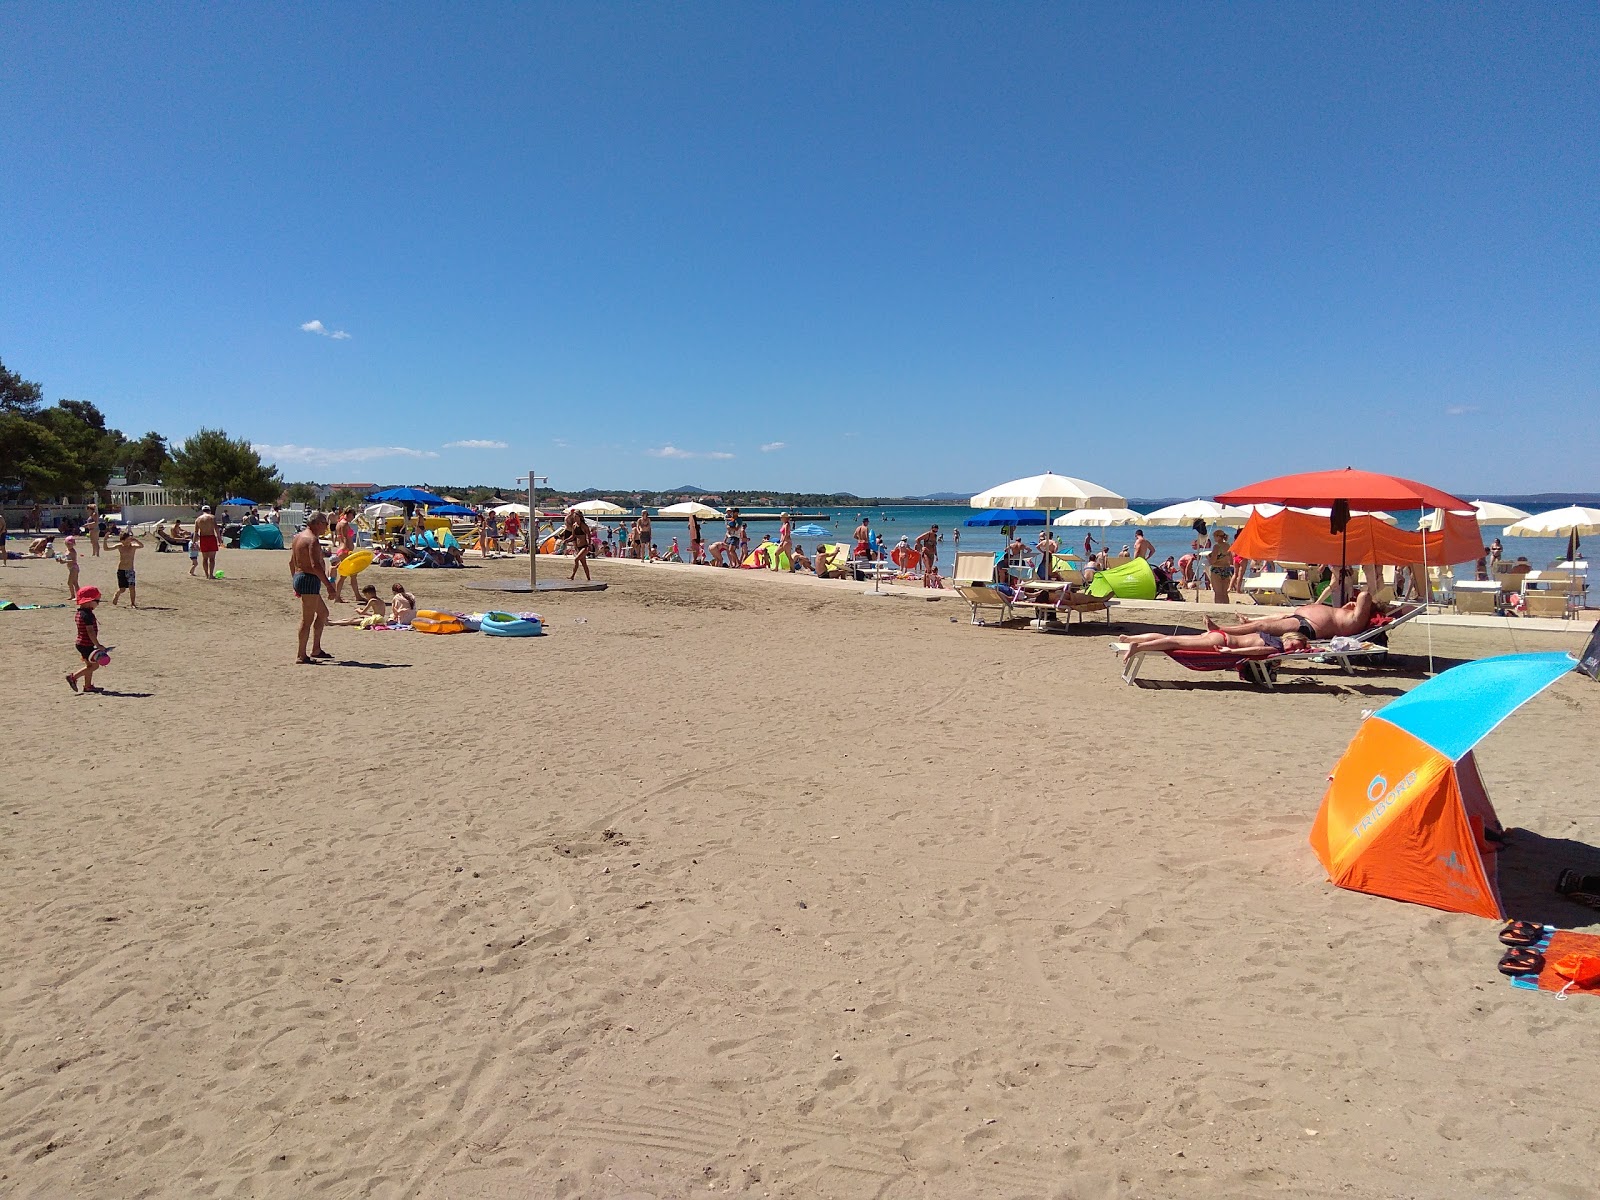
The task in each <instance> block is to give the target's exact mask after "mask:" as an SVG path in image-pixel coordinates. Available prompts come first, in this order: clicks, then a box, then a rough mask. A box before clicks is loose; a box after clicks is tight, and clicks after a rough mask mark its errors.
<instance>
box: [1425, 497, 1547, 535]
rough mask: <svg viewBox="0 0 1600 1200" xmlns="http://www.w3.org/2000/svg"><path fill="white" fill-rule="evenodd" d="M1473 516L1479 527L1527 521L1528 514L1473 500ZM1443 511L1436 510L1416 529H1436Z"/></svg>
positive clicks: (1518, 509)
mask: <svg viewBox="0 0 1600 1200" xmlns="http://www.w3.org/2000/svg"><path fill="white" fill-rule="evenodd" d="M1472 508H1473V515H1474V516H1475V517H1476V518H1477V520H1478V524H1479V525H1510V524H1512V523H1513V522H1515V521H1523V520H1526V519H1527V516H1528V514H1527V513H1525V512H1523V511H1522V510H1521V509H1520V508H1512V507H1511V505H1509V504H1496V503H1495V502H1494V501H1493V500H1474V501H1473V502H1472ZM1443 511H1444V510H1443V509H1439V508H1436V509H1434V510H1433V511H1432V512H1431V513H1429V514H1428V515H1427V516H1425V517H1423V518H1422V520H1421V522H1419V523H1418V525H1417V528H1418V529H1438V528H1439V524H1440V517H1439V514H1440V513H1441V512H1443Z"/></svg>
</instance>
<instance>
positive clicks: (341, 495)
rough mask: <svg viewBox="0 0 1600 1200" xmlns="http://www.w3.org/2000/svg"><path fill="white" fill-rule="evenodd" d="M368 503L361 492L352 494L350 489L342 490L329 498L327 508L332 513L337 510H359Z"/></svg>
mask: <svg viewBox="0 0 1600 1200" xmlns="http://www.w3.org/2000/svg"><path fill="white" fill-rule="evenodd" d="M366 502H367V498H366V497H365V496H363V495H362V494H361V493H360V492H352V491H351V490H350V489H349V488H340V489H339V490H338V491H336V492H334V493H333V494H332V495H330V496H329V497H328V500H327V508H328V511H329V512H332V511H333V510H334V509H336V508H356V509H359V508H360V507H361V506H362V505H364V504H365V503H366Z"/></svg>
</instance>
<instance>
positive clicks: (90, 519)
mask: <svg viewBox="0 0 1600 1200" xmlns="http://www.w3.org/2000/svg"><path fill="white" fill-rule="evenodd" d="M83 528H84V530H85V531H86V532H87V533H88V534H89V550H90V555H89V557H91V558H99V557H100V506H99V505H98V504H96V503H95V502H94V501H93V500H91V501H89V507H88V508H86V509H84V515H83Z"/></svg>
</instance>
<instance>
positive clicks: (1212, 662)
mask: <svg viewBox="0 0 1600 1200" xmlns="http://www.w3.org/2000/svg"><path fill="white" fill-rule="evenodd" d="M1426 611H1427V607H1426V606H1425V605H1421V604H1417V605H1413V606H1410V607H1407V608H1403V609H1400V610H1399V611H1397V612H1394V613H1391V614H1388V615H1385V616H1381V617H1376V618H1374V620H1373V623H1372V624H1371V625H1369V626H1367V628H1366V629H1364V630H1362V631H1361V632H1360V633H1358V634H1356V635H1355V636H1353V637H1337V638H1334V639H1333V640H1332V641H1327V642H1312V643H1311V645H1310V646H1309V647H1308V648H1307V649H1305V650H1293V651H1291V650H1269V649H1267V648H1266V647H1262V648H1261V649H1259V650H1235V651H1230V652H1228V653H1222V652H1220V651H1216V650H1147V651H1141V652H1139V653H1136V654H1130V655H1129V656H1128V660H1127V662H1125V663H1123V665H1122V681H1123V682H1124V683H1128V684H1131V683H1133V682H1135V681H1136V680H1137V679H1138V677H1139V668H1140V666H1141V665H1142V663H1143V660H1144V658H1145V657H1146V656H1147V655H1149V654H1162V655H1165V656H1166V657H1167V658H1170V659H1171V660H1172V661H1173V662H1175V663H1177V664H1178V665H1179V666H1182V667H1187V668H1188V669H1189V670H1191V671H1236V672H1238V675H1239V678H1240V679H1242V680H1245V681H1247V682H1250V683H1254V684H1257V685H1258V686H1260V687H1264V688H1271V687H1273V686H1274V685H1275V684H1276V683H1277V678H1278V667H1279V666H1280V665H1281V664H1283V663H1286V662H1296V661H1300V662H1306V661H1309V662H1322V663H1337V664H1338V666H1339V667H1340V668H1341V669H1342V670H1343V671H1344V672H1345V674H1347V675H1353V674H1355V670H1354V668H1353V666H1352V664H1353V663H1355V662H1357V661H1362V662H1368V663H1371V662H1375V661H1380V660H1381V659H1382V658H1383V657H1384V656H1385V655H1387V654H1388V652H1389V644H1388V639H1389V634H1391V633H1392V632H1394V630H1396V629H1397V628H1399V627H1400V626H1401V625H1404V624H1406V622H1408V621H1414V620H1416V618H1418V617H1420V616H1421V615H1422V614H1423V613H1424V612H1426ZM1125 648H1126V647H1125V644H1124V643H1122V642H1113V643H1112V649H1114V650H1116V651H1117V652H1118V653H1119V654H1120V653H1121V652H1122V651H1123V649H1125Z"/></svg>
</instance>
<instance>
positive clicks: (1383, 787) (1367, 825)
mask: <svg viewBox="0 0 1600 1200" xmlns="http://www.w3.org/2000/svg"><path fill="white" fill-rule="evenodd" d="M1416 782H1417V773H1416V772H1415V771H1412V772H1410V773H1409V774H1408V775H1407V776H1406V777H1405V778H1404V779H1402V780H1401V781H1400V782H1399V783H1397V784H1395V785H1394V787H1393V789H1389V781H1388V780H1387V779H1386V778H1384V777H1383V776H1382V775H1374V776H1373V777H1372V781H1371V782H1370V783H1368V784H1367V803H1368V804H1370V805H1372V806H1373V807H1372V811H1370V812H1369V813H1367V815H1366V816H1364V817H1362V818H1361V820H1360V821H1358V822H1356V827H1355V828H1354V829H1352V830H1351V831H1350V836H1351V837H1353V838H1360V837H1364V836H1366V834H1367V832H1368V830H1370V829H1371V828H1372V827H1373V826H1374V825H1375V824H1377V822H1378V818H1380V817H1381V816H1383V814H1384V813H1386V812H1388V811H1389V810H1390V809H1391V808H1393V807H1394V806H1395V805H1396V804H1398V803H1399V802H1400V800H1401V799H1402V798H1404V796H1405V794H1406V793H1407V792H1408V791H1410V790H1411V786H1412V785H1413V784H1414V783H1416Z"/></svg>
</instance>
